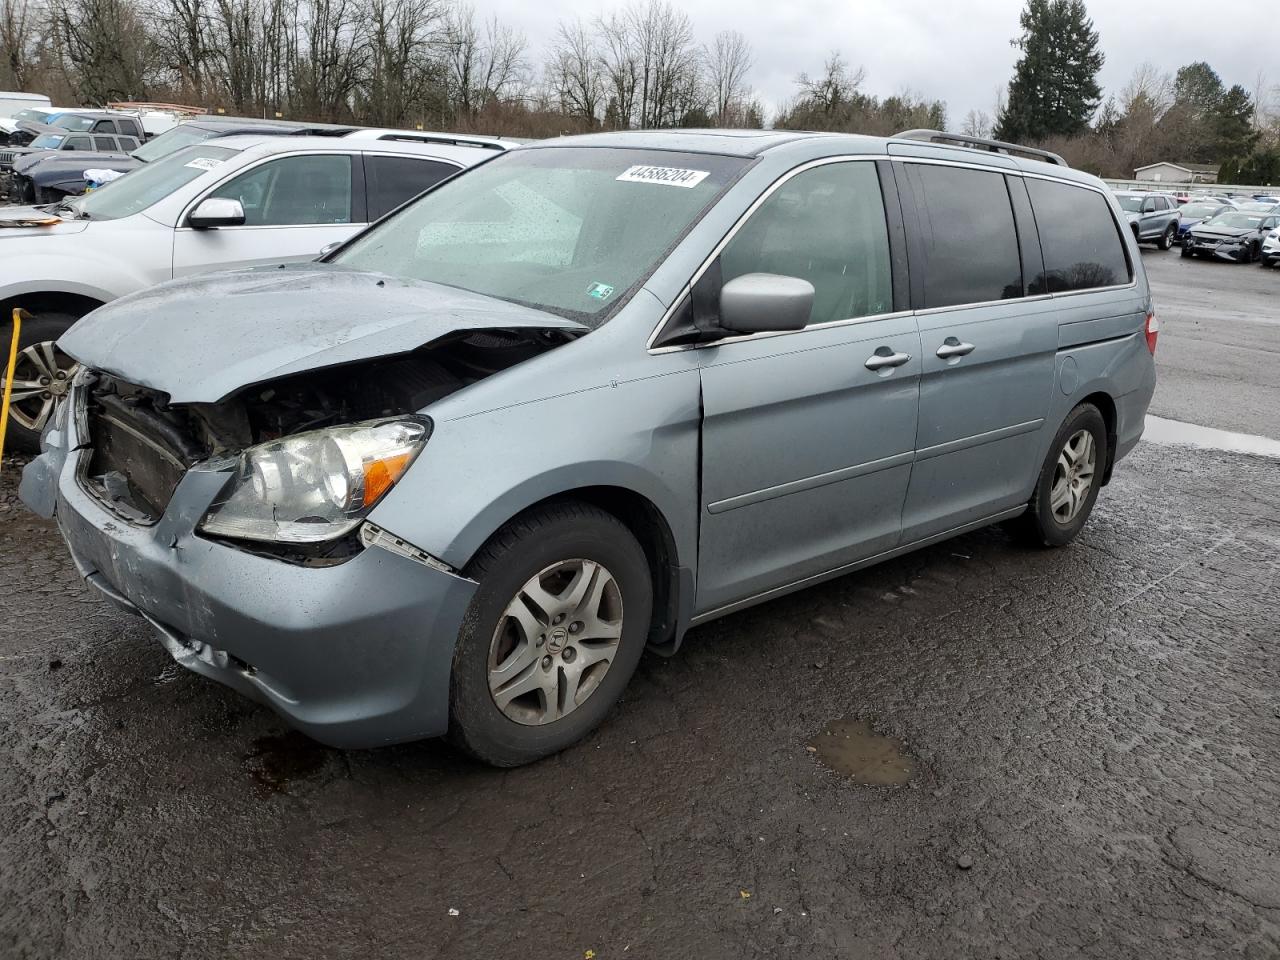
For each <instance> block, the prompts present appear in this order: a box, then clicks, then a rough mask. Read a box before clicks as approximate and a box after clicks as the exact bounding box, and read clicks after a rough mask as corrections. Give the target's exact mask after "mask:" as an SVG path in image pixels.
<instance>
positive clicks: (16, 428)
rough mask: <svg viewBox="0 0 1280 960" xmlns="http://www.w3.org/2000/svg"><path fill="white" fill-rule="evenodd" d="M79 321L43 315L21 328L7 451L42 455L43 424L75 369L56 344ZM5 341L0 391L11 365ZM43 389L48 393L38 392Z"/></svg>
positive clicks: (0, 320) (4, 320)
mask: <svg viewBox="0 0 1280 960" xmlns="http://www.w3.org/2000/svg"><path fill="white" fill-rule="evenodd" d="M78 319H79V317H75V316H72V315H71V314H69V313H41V314H39V315H38V316H32V317H31V318H30V319H28V320H26V321H25V322H24V323H23V324H22V335H21V336H20V337H19V338H18V362H17V365H16V366H15V368H14V371H13V384H14V386H13V397H12V400H11V402H10V404H9V426H8V432H7V434H6V437H5V446H6V447H7V448H8V449H10V450H19V451H22V452H24V453H39V452H40V434H41V432H42V431H43V429H44V424H45V422H46V421H47V420H48V418H49V417H50V416H51V415H52V413H53V405H54V402H55V401H56V400H57V399H58V397H59V396H61V395H63V394H64V393H65V391H66V387H67V386H68V385H69V384H70V382H71V375H72V373H73V372H74V369H75V361H73V360H72V359H71V358H70V357H68V356H67V355H66V354H64V353H62V352H61V351H59V350H57V349H56V348H55V347H54V346H53V341H55V340H57V339H58V338H59V337H60V336H62V335H63V334H64V333H66V332H67V330H68V329H70V327H71V325H72V324H73V323H75V322H76V320H78ZM10 320H11V317H3V318H0V326H3V328H4V329H6V330H7V329H8V328H9V321H10ZM10 335H11V333H10ZM3 339H4V340H5V347H4V349H3V350H2V351H0V354H2V356H0V390H2V389H3V386H4V371H5V370H6V369H7V367H8V363H9V354H8V346H7V343H8V336H6V337H4V338H3ZM45 344H47V345H48V346H47V348H46V347H44V346H43V345H45ZM50 357H52V361H50V359H49V358H50ZM53 368H56V369H53ZM59 373H60V374H62V378H61V379H59V378H58V374H59ZM50 374H52V376H50ZM43 381H48V382H47V383H44V382H43ZM24 385H28V386H24ZM42 386H47V387H48V388H49V389H47V390H42V389H39V388H40V387H42Z"/></svg>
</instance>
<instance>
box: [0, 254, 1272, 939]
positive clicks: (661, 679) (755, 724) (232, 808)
mask: <svg viewBox="0 0 1280 960" xmlns="http://www.w3.org/2000/svg"><path fill="white" fill-rule="evenodd" d="M1144 259H1145V261H1146V262H1147V267H1148V271H1149V272H1150V275H1151V278H1152V282H1153V285H1154V287H1155V292H1156V297H1157V308H1158V311H1159V314H1160V316H1161V319H1162V321H1163V322H1164V331H1163V333H1162V334H1161V338H1160V347H1159V352H1158V354H1157V356H1158V361H1159V367H1160V376H1161V381H1160V387H1159V389H1158V391H1157V394H1156V399H1155V403H1154V405H1153V407H1152V412H1153V413H1156V414H1159V415H1160V416H1162V417H1167V418H1170V419H1174V420H1183V421H1188V422H1192V423H1197V424H1201V425H1205V426H1211V427H1219V428H1222V429H1227V430H1234V431H1242V432H1247V433H1252V434H1263V435H1268V436H1271V437H1273V438H1275V437H1280V372H1277V369H1276V365H1275V361H1276V360H1277V359H1280V311H1277V310H1276V308H1275V306H1274V304H1275V303H1276V300H1275V297H1274V295H1273V291H1274V290H1277V289H1280V273H1272V272H1270V271H1264V270H1262V269H1260V268H1257V267H1236V266H1232V265H1226V264H1215V263H1201V262H1194V263H1190V262H1187V261H1183V260H1180V259H1178V257H1177V254H1176V252H1175V253H1171V254H1162V253H1158V252H1151V253H1148V254H1145V255H1144ZM15 480H16V477H15V474H14V472H13V471H12V470H11V469H10V468H9V467H7V466H6V468H5V469H4V471H3V472H0V957H2V958H5V960H8V958H24V960H25V958H75V960H95V958H130V960H132V958H152V957H156V958H160V957H164V958H168V957H175V958H191V960H195V958H223V957H237V958H272V960H285V958H322V957H323V958H348V957H350V958H368V957H379V958H383V957H387V958H401V957H403V958H415V960H420V958H442V960H454V958H473V957H474V958H481V957H483V958H499V960H502V958H521V960H540V958H562V960H575V958H584V960H585V958H595V960H614V958H633V957H635V958H662V960H667V958H677V957H678V958H704V960H710V958H734V960H739V958H755V957H761V958H773V957H841V958H846V957H847V958H863V957H867V958H879V957H885V958H889V957H893V958H916V957H920V958H926V957H927V958H934V957H937V958H960V957H991V958H995V957H1008V958H1015V957H1016V958H1019V960H1022V958H1046V960H1047V958H1075V957H1089V958H1100V960H1101V958H1106V960H1115V958H1129V957H1133V958H1142V960H1150V958H1153V957H1159V958H1162V960H1163V958H1182V957H1187V958H1191V957H1196V958H1200V957H1213V958H1218V957H1245V958H1250V960H1263V958H1274V957H1277V956H1280V829H1277V813H1276V812H1277V809H1280V697H1278V696H1277V691H1278V690H1280V622H1278V618H1280V614H1278V613H1277V596H1280V509H1278V508H1277V503H1280V461H1277V460H1274V459H1267V458H1264V457H1252V456H1246V455H1241V454H1232V453H1224V452H1220V451H1215V450H1212V449H1194V448H1187V447H1180V446H1160V445H1155V444H1152V443H1144V444H1142V445H1140V446H1139V448H1138V450H1137V452H1135V454H1134V455H1133V456H1132V457H1131V458H1129V459H1127V460H1126V461H1124V462H1122V463H1121V464H1120V465H1119V466H1118V468H1117V471H1116V475H1115V479H1114V481H1113V483H1112V484H1111V486H1110V487H1108V488H1107V489H1106V490H1105V491H1104V492H1103V495H1102V497H1101V498H1100V500H1099V502H1098V506H1097V509H1096V511H1095V513H1094V516H1093V518H1092V519H1091V520H1090V523H1089V525H1088V526H1087V527H1086V529H1085V531H1084V533H1083V535H1082V536H1081V538H1080V539H1079V540H1078V541H1077V542H1076V543H1075V544H1074V545H1072V546H1071V547H1069V548H1066V549H1063V550H1058V551H1029V550H1026V549H1023V548H1020V547H1017V546H1015V545H1014V544H1013V543H1012V542H1011V541H1010V540H1009V539H1008V538H1007V537H1006V536H1005V534H1004V533H1003V532H1002V531H1000V530H998V529H992V530H986V531H982V532H980V533H976V534H972V535H969V536H965V537H962V538H960V539H956V540H952V541H949V542H947V543H943V544H940V545H938V546H935V547H933V548H930V549H928V550H925V551H923V552H920V553H917V554H914V555H912V556H909V557H905V558H902V559H899V560H896V561H893V562H890V563H887V564H884V565H881V566H879V567H876V568H873V569H870V570H867V571H864V572H862V573H859V574H855V575H852V576H849V577H846V578H843V579H841V580H838V581H834V582H832V583H829V584H826V585H823V586H821V587H818V588H815V589H812V590H809V591H806V592H803V593H800V594H796V595H793V596H790V597H787V598H785V599H782V600H779V601H776V602H773V603H769V604H766V605H763V606H760V607H757V608H755V609H753V610H749V611H747V612H744V613H741V614H738V615H735V616H732V617H729V618H726V619H724V620H722V621H719V622H716V623H713V624H710V625H708V626H706V627H702V628H699V629H697V630H695V631H693V632H692V633H691V634H690V635H689V638H688V641H687V642H686V645H685V648H684V650H683V651H682V652H681V654H680V655H679V656H677V657H676V658H674V659H670V660H663V659H659V658H656V657H650V658H646V660H645V661H644V662H643V663H642V664H641V667H640V670H639V672H638V674H637V676H636V678H635V681H634V682H633V684H632V686H631V689H630V691H629V692H628V695H627V697H626V700H625V702H624V703H623V704H622V705H621V706H620V707H619V709H617V710H616V711H615V712H614V714H613V716H612V717H611V718H610V720H609V722H608V723H607V724H606V725H605V726H604V727H602V728H601V729H600V730H599V731H598V732H597V733H595V734H594V735H593V736H591V737H590V738H589V739H588V740H587V741H586V742H585V743H583V744H581V745H580V746H578V747H576V748H574V749H571V750H569V751H566V752H565V753H563V754H561V755H560V756H558V757H555V758H553V759H550V760H547V761H544V762H542V763H539V764H535V765H533V766H530V767H526V768H523V769H519V770H513V771H506V772H498V771H493V770H489V769H486V768H482V767H478V766H476V765H474V764H472V763H470V762H468V761H466V760H464V759H462V758H460V757H459V756H457V755H456V754H454V753H453V752H452V751H451V750H450V749H449V748H447V747H446V746H444V745H443V744H441V743H438V742H428V743H422V744H415V745H409V746H403V747H396V748H392V749H384V750H376V751H365V752H342V751H335V750H329V749H325V748H322V747H319V746H317V745H315V744H313V743H312V742H310V741H308V740H306V739H305V738H303V737H301V736H298V735H295V734H291V733H289V732H288V731H287V730H286V729H285V728H284V727H283V725H282V724H281V723H280V722H279V721H278V720H277V719H275V717H274V716H273V715H272V714H271V713H269V712H268V711H266V710H265V709H262V708H260V707H258V706H255V705H253V704H251V703H249V702H247V701H245V700H243V699H241V698H239V697H238V696H236V695H234V694H232V693H230V692H229V691H226V690H224V689H222V688H220V687H219V686H217V685H215V684H213V683H211V682H208V681H205V680H202V679H200V678H198V677H195V676H192V675H188V674H187V673H185V672H183V671H182V670H180V669H179V668H177V667H175V666H174V665H173V663H172V661H171V660H170V659H169V657H168V655H167V654H166V653H165V652H164V651H163V649H162V648H161V647H160V646H159V644H158V643H156V642H155V641H154V640H153V639H152V638H151V634H150V630H149V628H148V627H147V626H146V625H145V624H144V623H142V622H141V621H138V620H136V619H133V618H130V617H128V616H126V615H123V614H121V613H118V612H116V611H115V610H114V609H113V608H111V607H109V606H107V605H106V604H104V603H102V602H101V601H99V600H98V599H96V598H95V597H94V596H93V595H92V594H91V592H90V591H89V590H88V589H87V588H86V587H85V586H83V584H82V583H81V582H80V581H79V580H78V578H77V577H76V574H75V571H74V569H73V567H72V564H71V562H70V561H69V559H68V558H67V555H66V553H65V551H64V550H63V548H62V545H61V543H60V542H59V540H58V538H57V536H56V534H55V532H54V530H53V528H52V526H51V525H50V524H48V523H45V522H44V521H41V520H39V519H37V518H35V517H33V516H31V515H29V514H27V513H25V512H24V511H23V510H22V508H21V507H20V505H19V504H17V502H16V499H15V497H14V485H15ZM352 642H355V643H358V642H359V640H358V638H353V641H352Z"/></svg>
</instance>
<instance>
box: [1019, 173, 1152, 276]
mask: <svg viewBox="0 0 1280 960" xmlns="http://www.w3.org/2000/svg"><path fill="white" fill-rule="evenodd" d="M1026 184H1027V192H1028V193H1029V194H1030V195H1031V206H1032V208H1033V209H1034V211H1035V217H1036V228H1037V230H1038V231H1039V233H1040V249H1041V251H1042V252H1043V254H1044V270H1045V272H1044V273H1043V274H1041V275H1040V276H1039V277H1036V278H1034V279H1033V281H1032V283H1031V293H1062V292H1066V291H1070V290H1092V289H1096V288H1098V287H1113V286H1118V285H1120V284H1125V283H1128V282H1129V281H1130V280H1131V279H1133V273H1132V271H1131V269H1130V267H1129V260H1128V258H1127V257H1126V256H1125V252H1124V243H1123V241H1122V240H1121V238H1120V227H1119V226H1118V225H1117V223H1116V221H1115V218H1114V217H1113V216H1112V215H1111V206H1110V204H1108V203H1107V200H1106V198H1105V197H1103V195H1102V194H1100V193H1099V192H1098V191H1096V190H1090V189H1088V188H1087V187H1076V186H1072V185H1071V184H1067V183H1057V182H1054V181H1050V180H1037V179H1034V178H1027V180H1026Z"/></svg>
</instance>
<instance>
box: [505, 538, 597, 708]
mask: <svg viewBox="0 0 1280 960" xmlns="http://www.w3.org/2000/svg"><path fill="white" fill-rule="evenodd" d="M621 638H622V593H621V591H620V590H619V589H618V583H617V581H616V580H615V579H614V576H613V574H612V573H610V572H609V570H608V569H607V568H606V567H605V566H604V565H603V564H601V563H597V562H595V561H593V560H581V559H579V560H564V561H561V562H560V563H554V564H552V565H551V566H549V567H545V568H544V569H543V570H541V571H540V572H539V573H537V574H536V575H534V576H532V577H530V578H529V579H528V581H526V582H525V584H524V586H523V587H521V588H520V589H519V590H518V591H517V592H516V595H515V596H514V597H513V598H512V599H511V602H510V603H508V604H507V607H506V609H505V610H504V611H503V614H502V616H501V617H500V618H499V620H498V625H497V628H496V629H495V630H494V634H493V640H492V641H491V643H490V645H489V692H490V693H491V694H492V696H493V702H494V703H495V704H496V705H497V707H498V709H499V710H501V711H502V713H503V715H505V716H506V717H507V718H508V719H510V720H514V721H515V722H516V723H520V724H524V725H526V726H540V725H542V724H547V723H552V722H554V721H556V720H559V719H560V718H561V717H563V716H565V715H566V714H569V713H572V712H573V711H574V710H576V709H577V708H578V707H580V706H582V705H583V704H584V703H585V702H586V701H587V699H588V698H589V697H590V696H591V695H592V694H593V693H594V692H595V691H596V690H597V689H598V688H599V686H600V682H601V680H603V679H604V675H605V673H606V672H608V670H609V667H610V665H611V664H612V662H613V659H614V657H615V656H616V654H617V652H618V644H619V642H620V640H621Z"/></svg>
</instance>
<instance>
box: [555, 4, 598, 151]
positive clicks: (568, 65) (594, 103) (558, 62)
mask: <svg viewBox="0 0 1280 960" xmlns="http://www.w3.org/2000/svg"><path fill="white" fill-rule="evenodd" d="M546 74H547V82H548V83H549V85H550V87H551V89H552V91H553V92H554V95H555V97H556V100H557V102H558V105H559V108H560V111H561V112H562V113H564V114H565V115H566V116H569V117H573V118H574V119H577V120H581V121H583V122H584V123H585V124H586V125H587V126H588V127H594V126H595V125H596V124H597V123H598V122H599V120H600V111H601V109H602V105H603V103H604V100H605V91H606V85H607V81H606V78H605V65H604V60H603V59H602V58H601V55H600V52H599V51H598V50H597V49H596V46H595V43H594V42H593V40H592V37H591V36H590V35H589V34H588V33H587V29H586V26H585V25H584V24H583V22H582V21H581V20H574V21H573V23H571V24H566V23H561V24H560V26H559V29H558V30H557V32H556V38H555V40H553V41H552V44H551V56H550V60H549V61H548V63H547V68H546Z"/></svg>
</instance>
